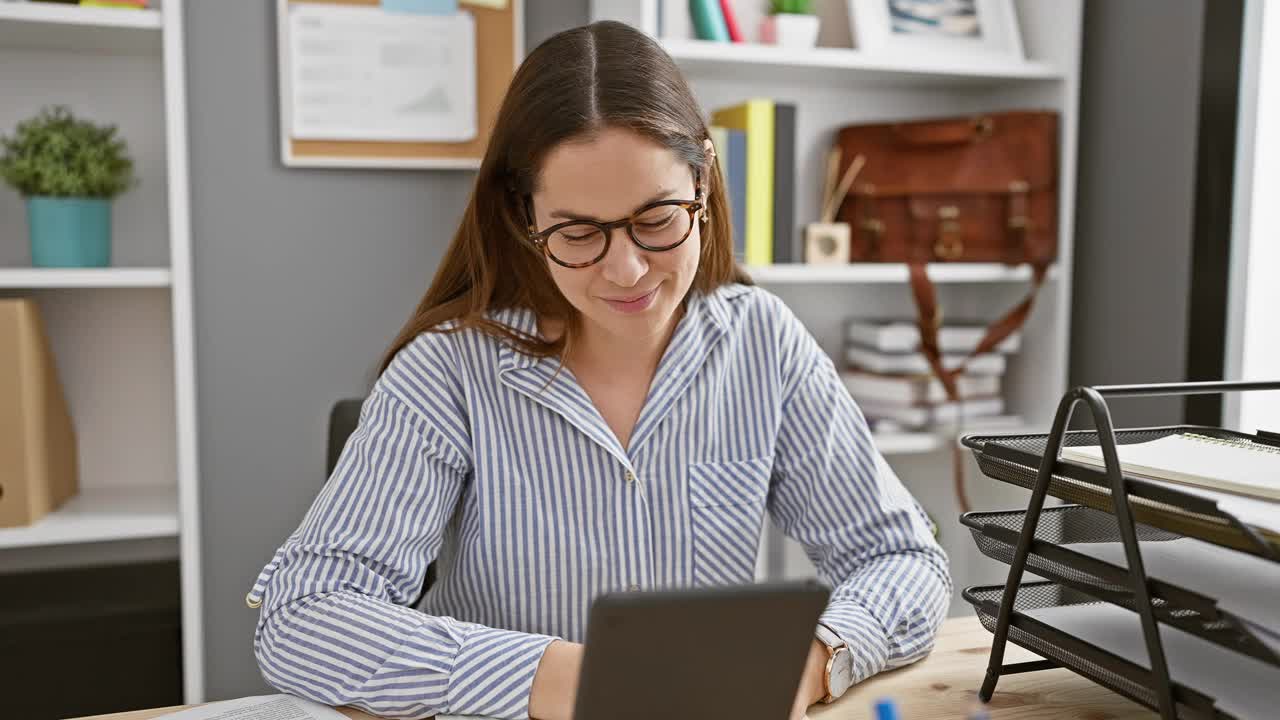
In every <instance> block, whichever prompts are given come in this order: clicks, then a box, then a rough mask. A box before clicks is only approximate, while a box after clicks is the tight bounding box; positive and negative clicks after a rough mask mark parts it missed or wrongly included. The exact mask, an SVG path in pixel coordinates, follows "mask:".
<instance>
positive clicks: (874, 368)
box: [844, 345, 1005, 375]
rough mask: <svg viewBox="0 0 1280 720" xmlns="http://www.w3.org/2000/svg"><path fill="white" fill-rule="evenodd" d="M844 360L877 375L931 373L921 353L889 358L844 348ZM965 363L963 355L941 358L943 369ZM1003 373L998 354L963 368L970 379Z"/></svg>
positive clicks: (975, 359)
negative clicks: (971, 377)
mask: <svg viewBox="0 0 1280 720" xmlns="http://www.w3.org/2000/svg"><path fill="white" fill-rule="evenodd" d="M844 358H845V360H846V361H847V362H848V363H849V365H851V366H853V367H855V368H860V369H863V370H869V371H871V372H877V373H886V374H887V373H897V374H907V375H927V374H930V373H932V372H933V369H932V368H931V367H930V366H929V361H928V360H927V359H925V356H924V355H921V354H920V353H907V354H892V353H882V352H880V351H878V350H872V349H871V348H864V347H860V346H858V345H849V346H846V347H845V350H844ZM964 359H965V354H963V353H956V354H950V355H949V354H946V353H943V355H942V365H943V367H947V368H953V367H956V366H958V365H959V364H960V363H961V362H962V361H963V360H964ZM1004 369H1005V359H1004V355H1001V354H999V353H982V354H981V355H975V356H974V357H973V359H972V360H970V361H969V364H968V365H966V366H965V372H966V373H967V374H969V375H1000V374H1002V373H1003V372H1004Z"/></svg>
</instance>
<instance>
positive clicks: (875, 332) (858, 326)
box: [844, 320, 1022, 353]
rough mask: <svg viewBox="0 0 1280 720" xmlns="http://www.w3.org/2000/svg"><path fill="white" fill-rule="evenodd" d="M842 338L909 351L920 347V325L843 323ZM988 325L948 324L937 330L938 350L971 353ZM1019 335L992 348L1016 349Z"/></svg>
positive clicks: (885, 349)
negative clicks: (843, 331)
mask: <svg viewBox="0 0 1280 720" xmlns="http://www.w3.org/2000/svg"><path fill="white" fill-rule="evenodd" d="M844 330H845V333H844V336H845V339H846V340H847V341H848V342H851V343H856V344H858V345H861V346H863V347H867V348H873V349H875V350H879V351H881V352H887V353H910V352H916V351H918V350H919V349H920V328H918V327H916V324H915V323H914V322H911V321H908V320H893V321H889V322H871V321H867V320H850V321H848V322H847V323H845V327H844ZM986 334H987V328H986V327H984V326H982V325H947V326H944V327H941V328H939V329H938V349H939V350H941V351H942V352H944V353H970V352H973V349H974V348H976V347H978V343H980V342H982V338H983V337H984V336H985V335H986ZM1021 344H1022V334H1021V333H1019V332H1013V333H1010V334H1009V337H1007V338H1005V339H1004V340H1001V341H1000V342H999V344H997V345H996V346H995V348H994V349H993V351H994V352H998V353H1013V352H1017V351H1018V348H1019V347H1020V346H1021Z"/></svg>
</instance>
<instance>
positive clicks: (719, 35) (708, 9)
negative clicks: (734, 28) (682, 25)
mask: <svg viewBox="0 0 1280 720" xmlns="http://www.w3.org/2000/svg"><path fill="white" fill-rule="evenodd" d="M689 16H690V18H692V20H693V31H694V32H695V33H696V34H697V36H698V39H699V40H714V41H716V42H729V29H728V28H727V27H726V26H725V24H724V15H723V14H721V12H720V2H719V0H689Z"/></svg>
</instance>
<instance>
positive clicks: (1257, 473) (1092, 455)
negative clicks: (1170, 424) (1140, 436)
mask: <svg viewBox="0 0 1280 720" xmlns="http://www.w3.org/2000/svg"><path fill="white" fill-rule="evenodd" d="M1116 453H1117V456H1118V457H1119V460H1120V469H1121V471H1122V472H1124V474H1126V475H1130V476H1133V477H1138V478H1151V479H1156V480H1167V481H1169V482H1174V483H1179V484H1182V485H1191V486H1194V487H1200V488H1207V489H1210V490H1220V491H1222V492H1229V493H1235V494H1237V495H1247V496H1249V497H1254V498H1262V499H1265V500H1270V501H1273V502H1280V447H1273V446H1271V445H1263V444H1261V443H1255V442H1250V441H1249V440H1244V439H1232V440H1225V439H1222V438H1214V437H1209V436H1207V435H1198V434H1196V433H1178V434H1175V435H1166V436H1164V437H1162V438H1159V439H1158V440H1150V441H1148V442H1142V443H1131V444H1128V445H1117V446H1116ZM1062 457H1063V459H1064V460H1070V461H1072V462H1077V463H1081V464H1084V465H1090V466H1092V467H1099V468H1105V467H1106V462H1105V461H1104V460H1103V458H1102V448H1101V447H1100V446H1098V445H1082V446H1078V447H1068V448H1063V450H1062ZM1277 511H1280V508H1277Z"/></svg>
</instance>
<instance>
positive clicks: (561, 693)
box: [529, 640, 583, 720]
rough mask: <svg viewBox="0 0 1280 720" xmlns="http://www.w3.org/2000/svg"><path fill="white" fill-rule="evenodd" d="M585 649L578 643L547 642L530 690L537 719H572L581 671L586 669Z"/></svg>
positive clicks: (532, 715) (531, 714)
mask: <svg viewBox="0 0 1280 720" xmlns="http://www.w3.org/2000/svg"><path fill="white" fill-rule="evenodd" d="M582 649H583V646H582V645H580V644H578V643H571V642H567V641H565V640H556V641H554V642H552V643H551V644H549V645H547V648H546V650H543V652H542V659H541V660H540V661H539V662H538V670H537V672H535V673H534V675H533V687H532V688H530V690H529V717H530V718H533V720H569V719H570V718H572V717H573V703H574V701H575V700H576V698H577V694H578V674H579V673H580V672H581V670H582Z"/></svg>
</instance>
